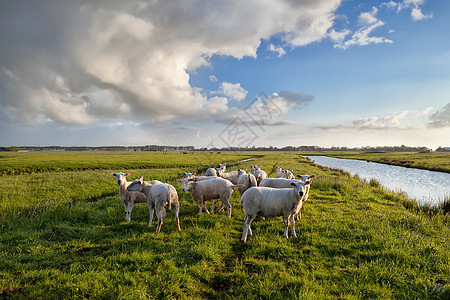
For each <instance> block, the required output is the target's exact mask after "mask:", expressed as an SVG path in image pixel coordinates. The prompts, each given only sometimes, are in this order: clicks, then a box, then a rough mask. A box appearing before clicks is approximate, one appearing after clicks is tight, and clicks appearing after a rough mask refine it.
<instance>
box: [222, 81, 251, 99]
mask: <svg viewBox="0 0 450 300" xmlns="http://www.w3.org/2000/svg"><path fill="white" fill-rule="evenodd" d="M216 93H217V94H221V95H224V96H225V97H227V98H229V99H231V100H236V101H241V100H244V99H245V97H247V93H248V91H247V90H245V89H244V88H243V87H241V84H240V83H229V82H222V83H221V84H220V88H219V90H218V91H217V92H216Z"/></svg>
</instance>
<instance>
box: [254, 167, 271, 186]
mask: <svg viewBox="0 0 450 300" xmlns="http://www.w3.org/2000/svg"><path fill="white" fill-rule="evenodd" d="M250 172H251V173H252V174H253V175H254V176H255V178H256V182H257V183H258V185H259V184H260V183H261V181H262V180H263V179H266V178H267V177H268V176H267V173H266V172H265V171H263V170H261V167H260V166H250Z"/></svg>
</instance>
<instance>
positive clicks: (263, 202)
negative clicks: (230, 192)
mask: <svg viewBox="0 0 450 300" xmlns="http://www.w3.org/2000/svg"><path fill="white" fill-rule="evenodd" d="M310 183H311V182H309V181H308V182H302V181H293V182H291V185H292V186H293V187H294V188H293V189H275V188H269V187H251V188H249V189H248V190H247V191H245V193H244V194H243V195H242V197H241V213H242V207H243V208H244V209H245V218H244V232H243V233H242V238H241V240H242V241H243V242H244V243H245V242H246V241H247V234H248V233H249V234H250V236H252V235H253V234H252V230H251V227H250V225H251V223H252V221H253V220H254V219H255V217H256V216H262V217H277V216H282V217H283V222H284V224H285V228H284V237H286V239H287V238H288V227H289V222H290V223H291V226H292V236H293V237H297V234H296V233H295V220H294V216H295V215H296V214H297V213H298V212H299V211H300V210H301V209H302V204H303V199H304V196H305V194H306V186H308V185H309V184H310Z"/></svg>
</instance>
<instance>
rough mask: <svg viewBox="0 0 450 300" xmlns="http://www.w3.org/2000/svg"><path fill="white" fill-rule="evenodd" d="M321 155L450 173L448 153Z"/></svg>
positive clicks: (449, 155) (332, 153)
mask: <svg viewBox="0 0 450 300" xmlns="http://www.w3.org/2000/svg"><path fill="white" fill-rule="evenodd" d="M319 155H328V156H332V157H337V158H351V159H362V160H369V161H373V162H378V163H384V164H392V165H397V166H403V167H412V168H418V169H426V170H431V171H440V172H446V173H450V153H447V152H430V153H414V152H413V153H412V152H400V153H397V152H387V153H373V152H372V153H371V152H344V153H341V152H331V153H321V154H319Z"/></svg>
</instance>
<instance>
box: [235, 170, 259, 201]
mask: <svg viewBox="0 0 450 300" xmlns="http://www.w3.org/2000/svg"><path fill="white" fill-rule="evenodd" d="M238 172H239V173H240V174H239V175H238V181H237V186H238V191H239V194H240V195H241V197H242V195H243V194H244V192H245V191H246V190H248V189H249V188H250V187H252V186H257V185H258V183H257V182H256V178H255V176H254V175H253V174H246V172H245V170H239V171H238Z"/></svg>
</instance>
